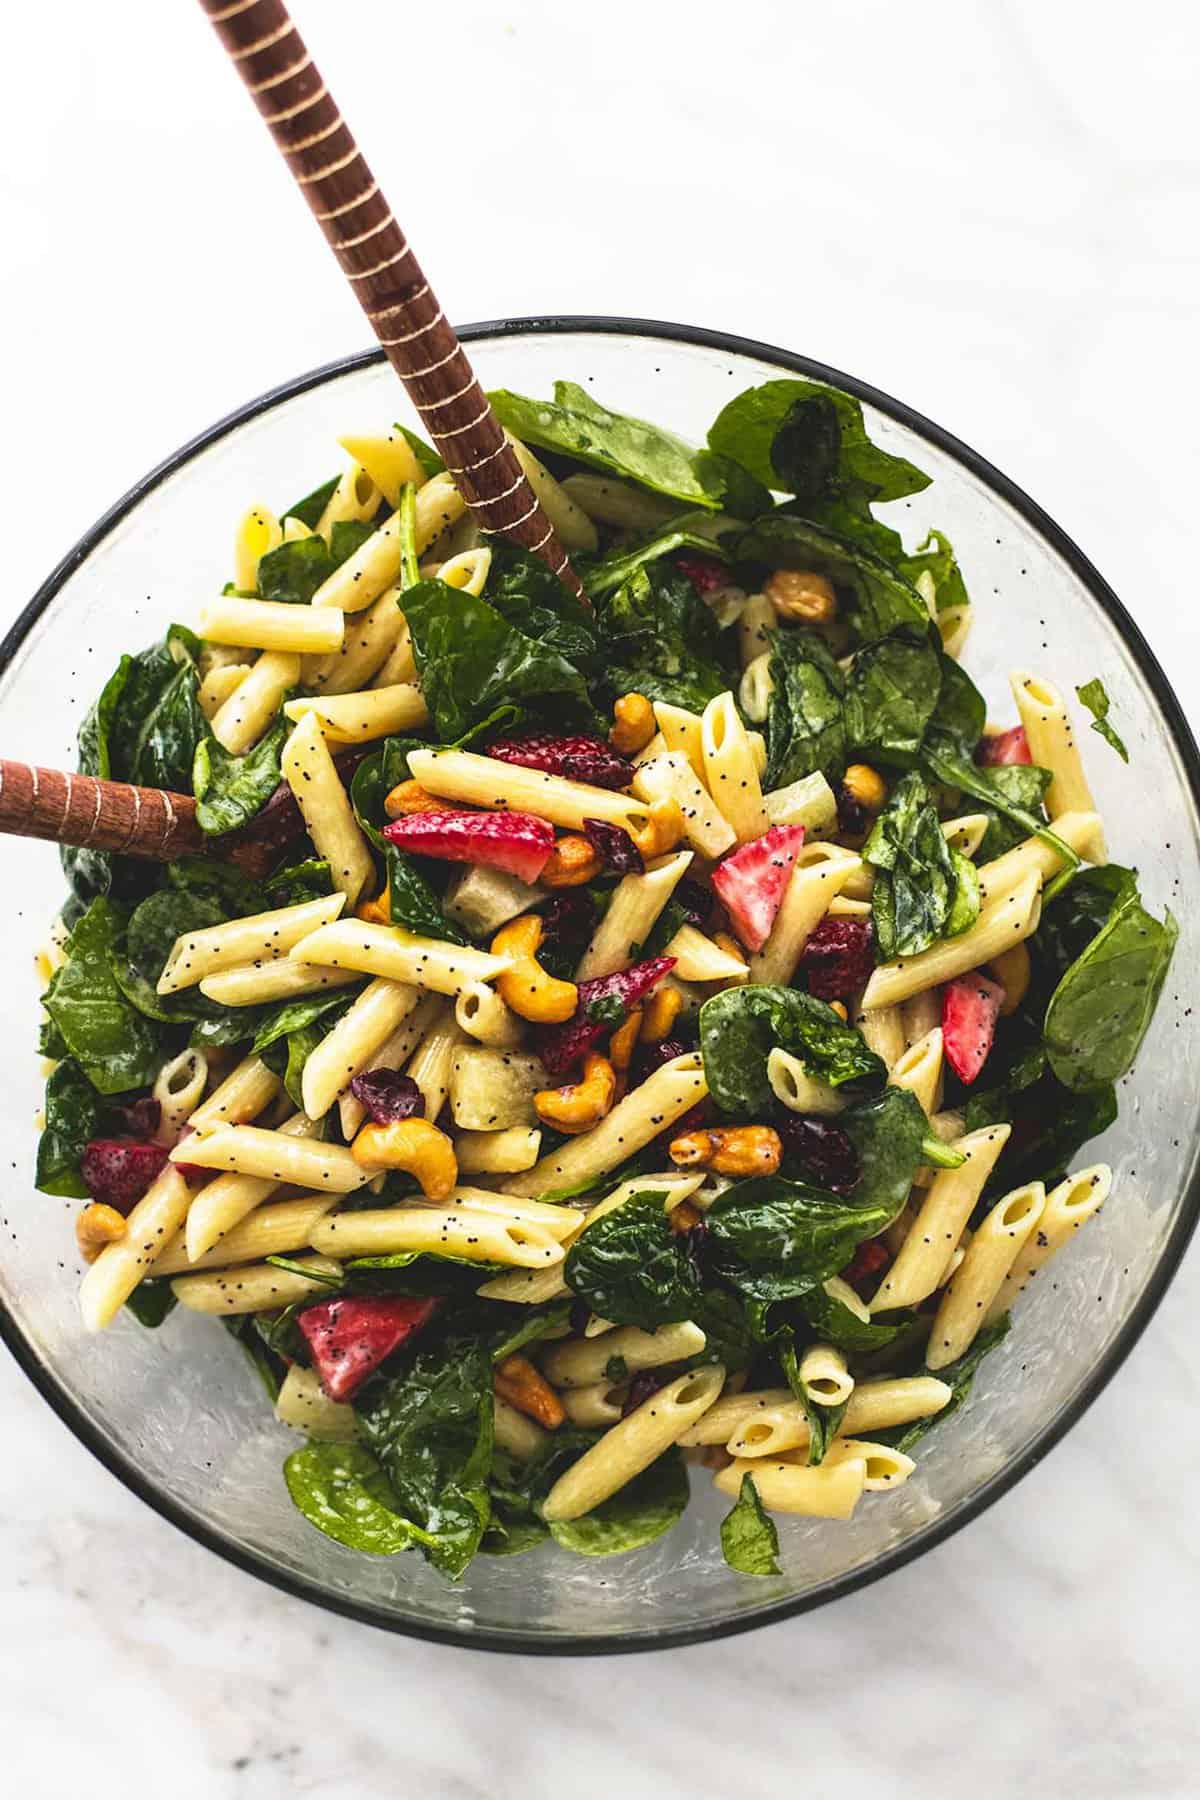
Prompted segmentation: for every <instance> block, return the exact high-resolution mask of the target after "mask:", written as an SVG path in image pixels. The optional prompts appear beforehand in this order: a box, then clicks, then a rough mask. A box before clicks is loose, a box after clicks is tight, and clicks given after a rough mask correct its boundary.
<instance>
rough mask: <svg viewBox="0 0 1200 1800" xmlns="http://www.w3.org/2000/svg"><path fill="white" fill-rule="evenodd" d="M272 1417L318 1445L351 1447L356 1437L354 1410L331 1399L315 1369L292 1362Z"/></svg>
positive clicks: (277, 1397)
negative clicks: (305, 1367) (304, 1367)
mask: <svg viewBox="0 0 1200 1800" xmlns="http://www.w3.org/2000/svg"><path fill="white" fill-rule="evenodd" d="M275 1417H276V1418H277V1419H278V1421H279V1423H280V1424H281V1425H290V1426H291V1428H292V1430H293V1431H302V1432H303V1433H304V1434H305V1436H306V1437H309V1438H311V1439H312V1440H313V1441H314V1443H318V1444H352V1443H353V1442H354V1439H355V1438H356V1437H357V1436H358V1427H357V1424H356V1423H355V1418H354V1408H353V1407H352V1406H346V1405H345V1404H343V1403H342V1402H340V1401H337V1400H331V1399H330V1398H329V1395H328V1394H327V1393H326V1392H325V1390H324V1388H323V1387H322V1386H321V1379H320V1376H319V1375H318V1374H317V1372H316V1370H315V1369H302V1368H301V1367H300V1364H299V1363H293V1364H292V1366H291V1368H290V1369H289V1370H288V1372H287V1374H286V1375H285V1376H284V1378H283V1381H282V1382H281V1383H280V1386H279V1393H278V1395H277V1396H276V1400H275Z"/></svg>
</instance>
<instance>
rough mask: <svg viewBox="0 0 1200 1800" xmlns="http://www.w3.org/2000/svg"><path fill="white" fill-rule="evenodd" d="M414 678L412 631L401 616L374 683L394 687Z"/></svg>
mask: <svg viewBox="0 0 1200 1800" xmlns="http://www.w3.org/2000/svg"><path fill="white" fill-rule="evenodd" d="M376 604H378V602H376ZM367 617H370V615H369V614H368V615H367ZM416 679H417V659H416V657H415V656H414V655H413V647H412V633H411V632H410V631H409V629H408V621H407V620H406V619H403V618H402V623H401V626H400V630H399V632H398V634H397V636H396V641H395V643H394V644H393V645H392V648H391V649H390V650H389V651H388V657H387V661H386V662H385V663H384V665H383V667H382V668H381V669H380V671H379V673H378V675H376V677H375V684H376V686H378V687H394V686H396V685H397V684H398V683H401V682H403V683H406V684H408V685H411V684H413V683H414V682H415V681H416Z"/></svg>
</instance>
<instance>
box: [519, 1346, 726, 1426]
mask: <svg viewBox="0 0 1200 1800" xmlns="http://www.w3.org/2000/svg"><path fill="white" fill-rule="evenodd" d="M706 1342H707V1339H706V1338H705V1335H704V1333H703V1332H702V1331H701V1329H700V1327H699V1326H698V1325H694V1324H693V1323H692V1321H691V1320H690V1319H684V1320H683V1321H682V1322H681V1323H680V1324H677V1325H660V1326H659V1327H658V1330H657V1331H639V1330H638V1328H637V1326H636V1325H622V1326H620V1327H619V1328H618V1329H617V1330H616V1331H608V1332H605V1334H604V1335H603V1337H598V1338H567V1339H566V1340H565V1341H564V1342H562V1343H558V1344H555V1345H553V1346H552V1347H551V1349H549V1350H547V1351H546V1353H545V1355H544V1356H543V1357H542V1372H543V1374H544V1375H545V1377H546V1379H547V1381H551V1382H553V1384H554V1386H555V1387H561V1388H573V1387H591V1386H592V1385H593V1384H594V1383H595V1382H597V1381H599V1380H600V1378H601V1376H602V1375H603V1374H604V1373H605V1371H606V1369H607V1368H608V1365H609V1363H610V1362H611V1361H612V1360H613V1359H614V1358H615V1357H616V1358H619V1359H620V1360H621V1362H623V1363H624V1365H625V1367H626V1369H627V1370H628V1371H629V1373H630V1374H631V1375H636V1374H637V1372H638V1370H639V1369H659V1368H662V1367H663V1365H664V1364H666V1363H673V1362H682V1361H683V1360H684V1358H685V1357H690V1356H699V1354H700V1352H701V1351H702V1350H703V1348H704V1346H705V1343H706ZM713 1397H714V1399H715V1398H716V1396H715V1395H714V1396H713ZM681 1429H682V1428H681ZM674 1441H675V1440H674V1439H673V1438H672V1440H671V1442H672V1443H674Z"/></svg>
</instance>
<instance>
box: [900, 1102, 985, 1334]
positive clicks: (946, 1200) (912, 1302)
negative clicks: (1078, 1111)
mask: <svg viewBox="0 0 1200 1800" xmlns="http://www.w3.org/2000/svg"><path fill="white" fill-rule="evenodd" d="M1010 1129H1011V1127H1010V1126H1008V1125H987V1126H984V1127H983V1128H982V1130H979V1131H972V1132H969V1133H968V1134H967V1136H966V1137H962V1138H959V1139H957V1140H956V1142H955V1144H954V1148H955V1149H956V1150H961V1151H962V1153H963V1156H964V1158H965V1159H966V1160H965V1161H964V1162H962V1163H961V1164H960V1165H959V1166H958V1168H956V1169H939V1171H938V1173H937V1176H936V1178H935V1180H934V1181H933V1184H932V1186H930V1187H929V1188H928V1189H927V1191H926V1193H925V1195H924V1198H923V1199H922V1201H921V1208H920V1211H919V1212H918V1214H917V1217H916V1221H915V1223H914V1224H913V1227H912V1230H911V1231H910V1232H909V1234H908V1236H907V1237H906V1238H905V1240H904V1246H903V1248H902V1249H901V1251H900V1253H899V1255H898V1256H897V1257H896V1260H895V1262H894V1263H893V1264H892V1266H891V1267H890V1269H889V1270H888V1272H887V1274H886V1275H885V1276H884V1278H883V1281H882V1282H881V1284H880V1287H879V1291H878V1292H877V1293H876V1295H875V1297H874V1299H873V1300H872V1301H871V1311H872V1312H873V1313H877V1312H892V1311H894V1310H895V1308H897V1307H900V1306H916V1305H917V1303H918V1302H919V1301H921V1300H925V1299H927V1298H928V1296H929V1295H930V1294H932V1293H933V1291H934V1289H935V1288H936V1287H937V1286H938V1285H939V1284H940V1282H941V1278H942V1271H943V1270H944V1269H945V1267H946V1262H947V1259H948V1258H949V1256H950V1252H951V1251H952V1250H953V1249H954V1246H955V1245H956V1244H957V1243H958V1240H959V1238H960V1237H961V1236H962V1233H963V1227H964V1226H965V1224H966V1222H967V1220H968V1219H969V1218H970V1216H971V1213H972V1211H973V1210H974V1207H975V1202H976V1201H977V1200H978V1198H979V1196H980V1194H981V1193H982V1192H983V1189H984V1184H985V1183H986V1181H987V1179H988V1177H989V1175H990V1174H991V1172H992V1170H993V1169H994V1168H995V1166H996V1160H997V1158H998V1157H999V1155H1000V1152H1001V1151H1002V1150H1003V1148H1004V1146H1005V1144H1006V1143H1007V1142H1008V1137H1009V1131H1010Z"/></svg>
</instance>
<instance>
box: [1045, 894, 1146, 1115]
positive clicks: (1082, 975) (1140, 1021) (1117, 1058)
mask: <svg viewBox="0 0 1200 1800" xmlns="http://www.w3.org/2000/svg"><path fill="white" fill-rule="evenodd" d="M1178 935H1179V927H1178V925H1177V924H1176V922H1175V920H1174V918H1173V917H1172V915H1171V913H1170V911H1166V912H1165V913H1164V915H1163V918H1162V919H1161V920H1159V919H1156V918H1155V917H1154V916H1153V914H1151V913H1148V912H1147V911H1146V909H1145V908H1144V907H1143V906H1142V904H1141V901H1140V900H1139V899H1138V898H1137V897H1136V894H1130V895H1128V896H1127V897H1126V898H1125V899H1124V901H1122V902H1119V903H1118V904H1117V906H1116V907H1115V908H1114V910H1113V913H1112V916H1111V917H1110V918H1109V920H1108V922H1107V924H1106V925H1105V926H1104V927H1103V929H1102V930H1101V931H1100V932H1099V934H1098V935H1097V936H1096V937H1095V938H1094V939H1093V940H1092V942H1091V943H1090V944H1089V945H1088V947H1087V949H1086V950H1085V951H1084V952H1083V954H1082V956H1080V957H1079V959H1078V961H1076V962H1074V963H1072V965H1071V967H1070V968H1069V969H1068V970H1067V972H1066V974H1065V975H1064V976H1063V978H1062V980H1061V981H1060V982H1059V984H1058V986H1057V988H1055V990H1054V993H1053V994H1052V995H1051V998H1050V1004H1049V1006H1048V1007H1047V1008H1046V1019H1045V1025H1044V1028H1043V1029H1044V1034H1045V1040H1046V1055H1047V1057H1048V1059H1049V1063H1050V1067H1051V1068H1052V1069H1053V1071H1054V1073H1055V1075H1057V1077H1058V1079H1059V1080H1060V1081H1061V1082H1062V1084H1063V1086H1064V1087H1068V1088H1070V1089H1072V1090H1073V1091H1074V1092H1081V1091H1086V1090H1087V1089H1089V1088H1095V1087H1105V1086H1107V1085H1109V1084H1110V1083H1112V1082H1115V1081H1119V1080H1120V1078H1121V1076H1122V1075H1124V1074H1125V1072H1126V1070H1127V1069H1129V1068H1130V1066H1131V1065H1132V1063H1133V1059H1134V1057H1135V1056H1136V1055H1137V1052H1138V1049H1139V1048H1140V1046H1141V1042H1142V1039H1143V1038H1144V1037H1145V1035H1146V1030H1147V1028H1148V1026H1149V1024H1150V1020H1151V1018H1152V1017H1153V1014H1154V1009H1155V1007H1156V1006H1157V1004H1158V996H1159V994H1160V993H1161V991H1162V985H1163V982H1164V981H1165V980H1166V976H1167V969H1168V966H1169V965H1170V961H1171V955H1172V952H1173V951H1174V949H1175V940H1176V938H1177V937H1178Z"/></svg>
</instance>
